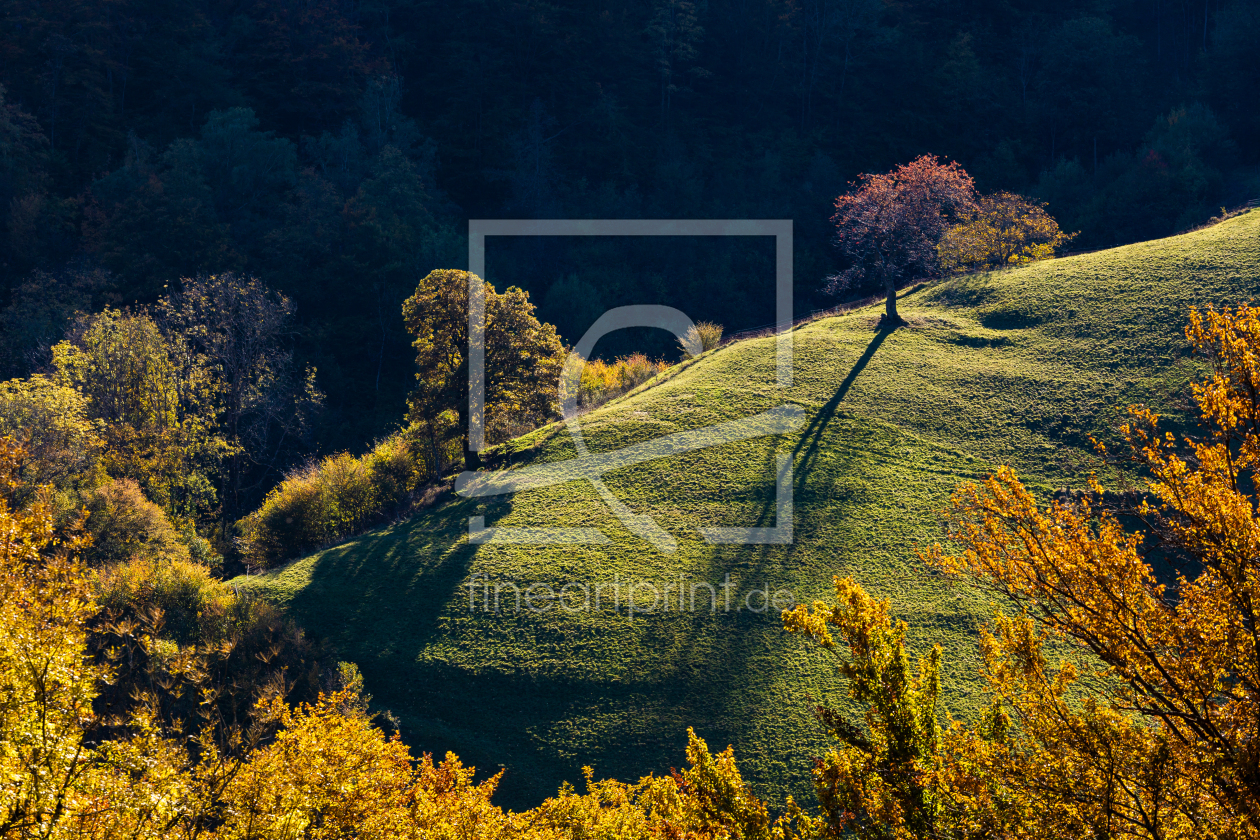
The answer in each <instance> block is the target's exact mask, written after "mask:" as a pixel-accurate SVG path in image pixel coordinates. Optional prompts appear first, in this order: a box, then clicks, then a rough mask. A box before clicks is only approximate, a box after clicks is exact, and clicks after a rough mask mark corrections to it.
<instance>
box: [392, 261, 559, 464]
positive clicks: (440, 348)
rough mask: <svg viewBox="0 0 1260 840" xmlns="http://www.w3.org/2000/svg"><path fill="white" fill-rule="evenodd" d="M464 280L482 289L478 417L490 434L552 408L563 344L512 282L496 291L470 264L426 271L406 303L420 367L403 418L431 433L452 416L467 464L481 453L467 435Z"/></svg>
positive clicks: (550, 413) (541, 417)
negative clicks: (471, 271)
mask: <svg viewBox="0 0 1260 840" xmlns="http://www.w3.org/2000/svg"><path fill="white" fill-rule="evenodd" d="M469 283H481V284H482V289H483V293H484V295H485V331H484V333H485V339H484V345H483V346H484V352H485V405H484V407H483V409H482V411H483V414H482V416H481V417H480V418H478V419H480V420H482V421H483V422H484V423H485V428H486V432H487V438H488V439H490V440H493V439H494V437H496V436H499V437H501V436H504V435H505V434H506V433H507V431H508V430H509V429H512V428H514V427H515V428H520V427H521V426H528V425H531V424H537V423H539V422H543V421H545V420H547V419H550V418H552V417H554V416H555V415H556V413H557V403H556V400H557V397H556V394H557V391H558V389H559V384H560V368H561V365H563V363H564V347H563V345H561V343H560V338H559V336H557V335H556V328H555V327H553V326H552V325H551V324H544V323H541V322H540V321H539V320H538V319H537V318H536V317H535V316H534V304H533V303H531V302H530V300H529V294H528V293H526V292H523V291H521V290H520V289H518V288H516V287H515V286H513V287H510V288H508V289H507V290H506V291H504V292H503V293H502V294H500V293H498V292H496V291H495V290H494V287H493V286H491V285H490V284H489V283H486V282H485V281H484V280H482V279H481V278H479V277H477V276H476V275H475V274H469V273H468V272H467V271H456V270H453V269H439V270H437V271H433V272H430V273H429V275H428V276H427V277H425V278H424V279H423V280H421V281H420V285H419V287H418V288H417V289H416V293H415V294H414V295H412V296H411V297H410V298H408V299H407V301H406V303H404V304H403V318H404V320H405V322H406V325H407V330H408V331H409V332H410V333H411V334H412V335H414V336H415V342H414V344H413V346H414V347H415V349H416V365H417V367H418V368H419V370H418V371H417V372H416V379H417V381H418V382H419V385H418V387H417V388H416V390H415V391H413V392H412V393H411V395H410V397H408V405H409V407H410V410H409V412H408V418H409V420H410V421H411V422H412V423H414V424H417V425H418V426H421V427H423V428H425V429H426V430H428V432H429V433H430V434H437V433H439V430H441V429H444V428H449V426H450V423H449V422H447V421H449V420H450V419H453V420H454V422H455V433H456V434H457V435H459V436H461V437H462V438H463V441H464V466H465V468H466V469H475V468H476V467H477V465H478V463H479V459H478V456H477V453H476V451H474V450H473V449H471V448H470V446H469V441H468V422H469V402H468V377H469V367H468V358H469V352H470V349H469V333H468V298H469ZM444 415H445V416H446V418H447V420H443V416H444ZM496 432H497V435H496Z"/></svg>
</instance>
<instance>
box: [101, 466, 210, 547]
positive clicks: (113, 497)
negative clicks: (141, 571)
mask: <svg viewBox="0 0 1260 840" xmlns="http://www.w3.org/2000/svg"><path fill="white" fill-rule="evenodd" d="M87 511H88V519H87V530H88V533H89V534H91V536H92V545H91V546H90V547H89V548H88V549H87V550H86V551H85V552H84V558H85V559H86V560H87V561H88V563H89V564H90V565H93V566H107V565H113V564H116V563H121V562H123V561H126V560H130V559H132V558H138V559H143V560H154V561H172V560H188V559H189V556H188V548H187V546H185V545H184V542H183V541H182V540H181V539H180V537H179V533H178V532H177V531H176V530H175V527H174V526H173V525H171V521H170V520H169V519H167V517H166V513H165V512H164V511H163V510H162V509H161V508H160V507H158V506H157V505H155V504H153V502H150V501H149V500H148V499H146V498H145V497H144V493H143V491H141V490H140V485H139V484H137V483H136V482H134V481H132V480H131V479H129V478H120V479H116V480H114V481H111V482H109V483H108V484H104V485H102V486H100V487H98V488H96V489H95V490H93V491H92V492H91V493H90V494H89V495H88V498H87Z"/></svg>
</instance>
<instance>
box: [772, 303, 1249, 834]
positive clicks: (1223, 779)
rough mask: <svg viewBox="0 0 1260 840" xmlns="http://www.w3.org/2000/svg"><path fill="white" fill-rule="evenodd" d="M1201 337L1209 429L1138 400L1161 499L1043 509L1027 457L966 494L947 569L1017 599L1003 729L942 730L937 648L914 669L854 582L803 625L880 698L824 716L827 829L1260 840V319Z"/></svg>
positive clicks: (951, 724) (1143, 447) (995, 637)
mask: <svg viewBox="0 0 1260 840" xmlns="http://www.w3.org/2000/svg"><path fill="white" fill-rule="evenodd" d="M1186 334H1187V337H1188V338H1189V339H1190V341H1191V343H1192V344H1193V345H1194V346H1195V347H1196V348H1197V349H1198V350H1199V351H1201V352H1202V353H1204V354H1205V355H1206V356H1207V357H1208V359H1209V360H1210V362H1211V364H1212V368H1213V370H1212V374H1211V376H1210V377H1209V378H1208V379H1207V380H1206V381H1205V382H1203V383H1201V384H1198V385H1196V386H1195V388H1194V395H1195V398H1196V401H1197V402H1198V405H1199V409H1200V411H1201V414H1202V419H1203V429H1204V434H1203V436H1202V437H1187V436H1178V435H1174V434H1173V433H1171V432H1168V431H1163V432H1161V431H1160V429H1159V424H1158V418H1157V417H1156V415H1155V414H1154V413H1153V412H1151V411H1150V410H1149V409H1146V408H1143V407H1136V408H1134V409H1132V418H1133V419H1132V421H1131V422H1130V423H1129V424H1127V425H1125V426H1123V427H1122V430H1121V431H1122V435H1123V437H1124V438H1125V440H1126V441H1127V444H1128V446H1129V449H1130V450H1131V452H1132V455H1133V457H1134V459H1135V460H1136V463H1137V464H1138V465H1139V466H1140V467H1142V468H1143V469H1144V470H1145V471H1146V472H1147V473H1148V475H1149V482H1148V486H1147V488H1146V491H1145V493H1143V494H1138V495H1136V496H1131V497H1125V496H1121V497H1119V498H1120V499H1121V500H1122V501H1121V503H1120V504H1116V503H1114V500H1115V499H1116V498H1117V497H1116V496H1114V495H1111V494H1107V493H1106V492H1105V491H1104V490H1103V488H1102V487H1101V485H1099V484H1098V483H1097V482H1096V481H1094V480H1093V479H1091V481H1090V489H1089V492H1087V493H1082V494H1077V495H1076V496H1075V497H1069V498H1066V499H1061V500H1057V501H1053V502H1051V503H1050V504H1049V505H1043V504H1042V503H1040V502H1038V500H1037V499H1035V498H1034V497H1033V495H1032V494H1031V493H1030V492H1029V491H1028V490H1027V489H1026V488H1025V487H1024V486H1023V484H1022V483H1021V482H1020V481H1019V479H1018V477H1017V476H1016V475H1015V473H1014V472H1013V471H1012V470H1010V469H1009V468H1005V467H1004V468H1001V469H999V470H998V471H996V472H995V473H994V474H993V475H991V476H990V477H989V478H988V479H986V480H985V481H984V482H982V483H979V484H975V483H967V484H964V485H962V486H960V487H959V488H958V489H957V491H956V492H955V493H954V496H953V499H952V504H951V512H950V527H949V535H950V537H951V539H952V541H953V543H954V544H955V545H956V546H958V547H959V548H961V552H959V553H949V552H947V551H946V550H944V549H943V548H941V547H940V546H936V547H935V548H933V549H932V550H931V551H929V552H927V554H926V555H925V559H926V560H927V561H928V562H929V563H930V564H931V565H933V566H934V567H936V568H937V569H939V570H941V571H943V572H946V573H948V574H951V575H959V576H963V577H965V578H966V579H968V580H971V581H974V582H977V583H979V584H980V585H981V586H983V587H985V588H987V590H988V591H990V592H991V593H993V594H994V595H996V596H998V597H999V599H1000V601H1001V602H1004V603H1005V604H1007V605H1008V606H1009V607H1011V608H1013V609H1011V610H1009V611H1007V612H998V613H996V614H995V615H994V617H993V619H992V621H991V622H990V623H989V624H988V626H987V627H986V628H984V630H983V632H982V636H981V657H982V676H983V678H984V681H985V683H986V686H987V689H988V692H989V694H990V696H991V699H992V704H991V706H990V708H989V710H988V712H987V713H986V714H985V716H984V718H983V720H981V721H979V722H977V723H975V724H974V725H973V726H970V727H967V726H963V725H962V724H960V723H958V722H955V721H948V720H947V721H944V722H942V724H941V725H940V728H939V729H937V717H936V715H937V712H936V710H935V707H934V703H935V695H934V692H933V686H934V684H935V682H934V680H935V667H936V665H935V662H936V661H937V660H936V657H937V652H935V651H933V653H932V654H930V655H929V656H928V657H926V658H925V659H924V660H923V664H921V666H920V670H919V673H918V675H917V676H916V675H915V674H913V673H912V672H911V671H910V669H909V665H908V659H907V656H906V653H905V642H904V626H903V625H902V626H894V625H893V624H892V623H891V620H890V619H889V617H888V606H887V602H876V601H873V600H872V599H870V598H869V596H867V595H866V593H864V592H863V591H862V590H861V588H860V587H859V586H857V584H855V583H853V582H852V581H849V580H837V582H836V599H835V601H834V603H826V602H819V603H816V604H815V605H814V607H813V609H809V608H806V607H804V606H802V607H798V608H797V609H796V610H795V611H793V612H790V613H786V614H785V624H786V626H787V627H788V629H790V630H793V631H797V632H803V633H806V634H808V635H810V636H811V637H813V638H814V639H815V640H816V641H817V642H818V643H820V644H821V645H822V646H823V647H825V648H829V649H833V650H838V646H837V645H836V642H835V640H834V639H833V638H832V636H831V630H832V628H836V629H838V630H839V633H840V635H842V636H843V639H844V641H845V642H846V643H847V645H846V647H847V648H848V651H847V657H846V658H845V660H844V661H843V663H842V667H841V670H842V673H843V674H844V675H845V676H846V677H847V678H848V679H849V681H850V693H851V695H852V696H853V697H854V698H855V699H857V700H858V701H859V702H862V703H864V704H865V705H867V706H869V707H870V711H869V712H868V714H867V718H866V724H867V725H866V727H865V728H861V727H858V726H856V725H853V724H851V723H849V722H847V721H845V720H844V719H843V718H840V717H839V716H837V715H835V714H834V713H830V712H825V711H824V712H823V719H824V721H825V722H827V723H828V725H829V728H830V729H831V731H832V733H833V734H834V735H835V736H836V737H837V738H838V739H839V740H840V741H841V744H842V745H841V747H840V748H839V749H838V750H836V751H835V752H833V753H832V754H831V755H830V756H828V757H827V758H825V759H823V760H822V761H820V762H819V765H818V767H817V768H816V769H815V773H814V779H815V784H816V786H817V787H818V790H819V795H820V799H821V800H822V802H823V804H824V809H823V817H824V825H823V831H824V833H825V834H826V835H828V836H834V837H839V836H841V834H842V833H844V832H846V831H848V832H855V833H856V834H857V835H858V836H861V837H872V838H874V837H878V838H910V837H916V838H919V837H958V838H972V837H975V838H979V837H1030V838H1031V837H1051V836H1054V837H1068V836H1076V837H1083V836H1092V837H1107V838H1119V837H1134V838H1152V840H1154V838H1161V839H1167V838H1202V837H1213V838H1244V837H1260V643H1258V641H1257V639H1258V633H1260V631H1258V630H1257V628H1258V627H1260V614H1258V612H1257V611H1258V610H1260V514H1258V512H1257V509H1258V507H1257V506H1258V502H1260V498H1258V493H1257V490H1256V487H1255V483H1254V479H1255V473H1256V466H1257V463H1260V311H1257V310H1255V309H1252V308H1250V307H1248V306H1244V307H1241V308H1239V309H1237V310H1230V309H1226V310H1224V311H1221V312H1217V311H1213V310H1210V309H1209V310H1207V311H1206V312H1203V313H1200V312H1192V313H1191V316H1190V325H1189V327H1188V328H1187V331H1186ZM1125 498H1137V499H1138V501H1134V502H1132V503H1126V502H1124V501H1123V500H1124V499H1125ZM1126 514H1127V515H1129V516H1131V517H1134V519H1132V520H1127V521H1130V522H1133V521H1136V522H1140V523H1141V528H1140V529H1139V530H1132V529H1130V528H1127V527H1126V526H1125V521H1126V520H1122V519H1121V516H1122V515H1126ZM1157 570H1159V571H1157ZM1056 659H1057V660H1058V661H1057V662H1056V661H1055V660H1056Z"/></svg>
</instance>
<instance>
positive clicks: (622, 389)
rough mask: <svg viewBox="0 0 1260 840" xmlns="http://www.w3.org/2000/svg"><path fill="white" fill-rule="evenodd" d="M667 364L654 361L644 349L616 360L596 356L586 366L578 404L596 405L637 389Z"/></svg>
mask: <svg viewBox="0 0 1260 840" xmlns="http://www.w3.org/2000/svg"><path fill="white" fill-rule="evenodd" d="M666 367H668V365H666V364H665V362H654V361H652V360H651V359H649V358H648V357H647V356H645V355H643V354H642V353H634V354H632V355H630V356H625V357H622V358H620V359H617V360H616V361H614V362H605V361H604V360H603V359H592V360H591V361H589V362H587V363H586V364H585V365H584V366H583V368H582V383H581V385H580V386H579V388H578V396H577V403H578V406H579V407H580V408H594V407H595V406H597V405H600V404H602V403H606V402H608V401H609V400H611V399H612V398H613V397H617V396H620V395H621V394H624V393H626V392H627V391H632V390H634V389H635V388H637V387H639V386H640V385H642V384H643V383H644V382H647V381H648V380H649V379H651V378H652V377H653V376H656V375H657V374H658V373H660V372H661V371H663V370H665V368H666Z"/></svg>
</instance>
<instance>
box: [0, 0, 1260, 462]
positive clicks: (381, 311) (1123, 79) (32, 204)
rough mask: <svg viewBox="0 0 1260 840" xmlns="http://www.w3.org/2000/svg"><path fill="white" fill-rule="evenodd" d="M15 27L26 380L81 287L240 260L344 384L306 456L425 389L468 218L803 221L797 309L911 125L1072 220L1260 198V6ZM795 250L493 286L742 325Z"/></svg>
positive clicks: (359, 6)
mask: <svg viewBox="0 0 1260 840" xmlns="http://www.w3.org/2000/svg"><path fill="white" fill-rule="evenodd" d="M0 27H2V31H3V38H2V40H0V43H2V48H0V49H2V53H0V84H3V86H4V89H5V93H4V106H3V110H2V111H0V167H2V172H0V224H3V226H4V228H5V235H4V237H3V240H0V309H3V310H4V315H3V330H4V332H3V348H2V349H3V351H4V352H3V365H4V372H5V375H7V376H18V375H25V374H28V373H30V372H31V371H33V370H37V369H40V368H41V367H43V366H46V365H47V364H48V362H49V355H48V348H49V347H50V346H51V345H52V344H54V343H56V341H58V340H59V339H60V338H61V337H62V336H63V334H64V332H65V330H66V328H67V326H68V322H69V316H70V313H72V312H74V311H76V310H89V311H90V310H98V309H100V308H102V307H104V306H106V305H112V306H127V305H136V304H140V305H149V304H153V303H155V302H156V300H157V299H158V297H159V296H160V295H161V294H162V293H163V292H164V291H167V290H175V289H177V287H178V285H179V283H180V281H181V278H183V277H185V276H192V275H195V274H197V273H198V272H221V271H225V270H233V271H238V272H243V273H245V274H248V275H252V276H256V277H258V278H259V279H261V280H262V281H263V282H264V283H265V284H266V285H268V286H269V287H271V288H273V289H276V290H278V291H280V292H282V293H283V294H284V295H286V296H287V297H288V298H289V299H290V300H291V301H292V304H293V308H294V319H295V320H294V322H293V323H294V328H293V329H292V331H291V332H290V334H289V335H287V337H286V341H288V342H289V346H290V347H291V348H292V349H293V351H294V352H295V354H296V357H295V358H296V367H297V368H298V369H299V370H301V369H305V368H306V367H308V366H309V367H312V368H314V369H315V370H316V384H317V386H318V387H319V388H320V389H321V390H322V391H323V392H324V393H325V394H326V395H327V399H326V400H325V401H324V403H323V409H322V411H321V412H320V413H319V414H318V416H317V417H314V418H313V419H312V423H311V425H310V427H309V429H308V431H307V434H306V436H305V438H303V440H302V441H301V442H300V446H298V447H296V448H295V449H294V451H293V453H291V456H292V457H293V458H296V457H298V456H299V455H300V454H301V452H311V451H334V450H336V449H339V448H344V447H351V448H355V447H360V446H362V445H363V442H364V441H367V440H370V439H372V438H373V437H375V436H378V435H380V434H382V433H384V432H386V431H388V430H389V429H390V428H392V427H393V426H394V424H395V423H396V422H397V421H398V420H399V419H400V418H401V416H402V413H403V411H404V399H403V397H404V395H405V393H406V392H407V390H408V388H409V387H410V385H411V381H412V376H411V372H412V368H411V358H412V354H411V352H410V350H409V346H408V345H409V343H410V340H409V338H408V336H407V334H406V333H405V331H404V329H403V325H402V319H401V314H400V308H401V303H402V301H403V300H404V299H405V298H406V297H407V296H408V295H409V294H410V293H411V292H412V291H413V290H414V289H415V287H416V284H417V281H418V279H419V278H421V277H423V276H425V275H426V274H427V273H428V272H429V271H430V270H432V269H434V268H439V267H452V266H456V267H457V266H461V265H463V263H464V261H465V259H466V256H465V251H464V248H465V240H464V238H463V231H464V227H463V226H464V224H465V220H466V219H467V218H470V217H472V218H476V217H530V218H546V217H571V216H578V217H583V216H586V217H689V218H695V217H714V216H716V217H753V218H756V217H773V218H784V217H788V218H792V219H794V221H795V225H796V234H797V235H796V243H797V244H796V251H797V253H796V278H797V308H798V310H799V311H802V312H807V311H808V310H810V309H811V308H817V307H820V306H825V305H830V304H833V303H835V302H836V299H835V298H834V297H832V296H829V295H826V294H824V293H823V291H822V290H823V288H824V287H825V285H826V283H825V282H824V281H825V278H826V277H828V276H830V275H832V274H833V273H834V272H836V271H837V270H840V269H842V268H843V265H841V260H840V258H839V256H838V255H837V253H836V252H835V250H834V249H833V247H832V245H831V242H830V234H831V230H830V227H829V225H828V217H829V215H830V205H831V202H832V200H833V199H834V198H835V196H836V195H837V194H838V193H839V192H841V191H843V189H844V187H845V184H846V183H847V182H848V181H850V180H852V179H853V178H855V177H856V176H857V175H858V174H860V173H862V172H868V171H883V170H886V169H888V168H890V167H891V166H893V165H894V164H897V163H902V162H905V161H907V160H910V159H911V158H912V157H915V156H916V155H918V154H922V153H933V154H939V155H942V156H945V157H947V158H951V159H956V160H958V161H960V162H961V163H962V164H963V165H964V166H965V167H966V168H967V170H968V171H969V172H970V173H972V175H973V176H974V177H975V178H976V181H977V185H978V186H979V187H980V188H981V189H982V190H984V191H986V192H989V191H993V190H998V189H1004V190H1011V191H1015V192H1020V193H1024V194H1029V195H1034V196H1036V197H1039V198H1041V199H1043V200H1045V201H1048V202H1049V209H1050V212H1051V213H1052V214H1053V215H1054V216H1055V217H1056V218H1057V219H1058V220H1059V221H1060V223H1061V224H1062V226H1063V229H1064V230H1065V231H1080V235H1079V237H1078V238H1077V239H1076V240H1075V241H1074V242H1073V244H1072V247H1073V248H1080V249H1085V248H1092V247H1103V246H1110V245H1113V244H1116V243H1118V242H1129V241H1135V240H1139V239H1143V238H1150V237H1155V236H1160V235H1164V234H1168V233H1172V232H1174V231H1175V230H1178V229H1182V228H1185V227H1188V226H1191V225H1193V224H1195V223H1197V222H1200V221H1202V220H1203V219H1206V218H1207V217H1208V216H1210V215H1212V214H1213V213H1215V212H1216V211H1217V209H1218V208H1219V206H1221V205H1234V204H1237V203H1240V202H1242V201H1245V200H1249V199H1251V198H1254V197H1256V195H1257V194H1260V181H1258V180H1257V175H1256V169H1255V167H1256V165H1257V163H1260V108H1258V107H1257V105H1260V101H1257V91H1260V68H1258V67H1257V65H1256V62H1255V61H1254V49H1253V47H1254V44H1255V43H1256V42H1257V40H1258V39H1260V11H1258V10H1257V9H1256V7H1255V4H1253V3H1250V2H1245V0H1205V2H1203V3H1198V2H1196V3H1189V2H1179V0H1141V2H1138V1H1137V0H1087V1H1086V2H1078V0H1069V2H1064V3H1057V4H1051V5H1047V4H1044V3H1027V2H979V0H969V1H968V2H963V3H943V2H934V0H906V2H881V0H710V2H688V0H651V2H648V0H639V1H638V2H629V3H598V4H589V3H576V2H550V3H546V2H532V0H525V1H523V2H506V3H437V2H405V1H404V0H374V1H373V2H331V1H330V2H321V3H298V2H289V0H246V1H245V2H226V1H225V2H220V1H219V0H179V2H171V3H149V2H138V1H137V0H123V1H122V2H97V1H96V0H76V1H75V2H57V3H47V2H31V1H29V0H21V1H17V2H6V3H4V4H3V14H2V15H0ZM771 253H772V251H771V248H770V247H769V246H768V245H767V244H766V243H763V242H760V241H759V240H756V241H747V242H741V243H732V242H722V243H717V242H705V241H689V242H681V241H677V242H667V243H662V242H648V243H642V242H640V243H633V244H629V245H628V244H626V243H624V242H620V241H617V242H613V241H594V242H593V241H586V242H582V243H570V242H560V241H555V240H550V241H544V240H529V241H520V242H499V243H492V245H491V250H490V258H489V264H488V265H489V268H488V274H489V275H490V277H489V278H488V279H490V280H491V281H492V282H494V283H495V284H496V286H497V287H498V288H500V289H501V288H503V287H505V286H507V285H510V284H515V285H519V286H521V287H522V288H524V289H525V290H527V291H529V292H530V293H531V295H532V298H533V300H534V302H535V303H536V304H537V305H538V306H539V314H540V317H541V318H542V319H543V320H545V321H548V322H550V323H554V324H556V325H557V327H558V329H559V332H560V335H561V337H562V338H563V339H564V340H566V341H568V342H570V343H572V342H573V341H576V339H577V338H578V337H580V334H581V332H582V331H583V330H584V329H585V327H586V326H587V325H588V324H589V323H590V322H591V321H592V320H593V319H594V317H596V316H597V315H598V314H599V312H601V311H602V310H603V309H604V308H606V307H609V306H613V305H619V304H623V303H628V302H635V303H644V302H653V301H655V302H661V303H668V304H673V305H677V306H680V307H681V308H683V309H684V310H686V311H687V312H689V313H690V314H691V315H692V317H693V318H696V319H708V320H713V321H716V322H718V323H722V324H724V325H725V326H726V328H727V330H728V332H729V331H733V330H739V329H744V328H748V327H753V326H759V325H762V324H764V323H766V322H768V321H770V320H772V317H773V316H772V315H770V311H771V297H770V290H769V283H768V281H767V279H766V278H767V277H768V276H769V275H770V271H771V269H770V265H771V263H770V260H771V259H772V257H771ZM619 340H620V342H621V343H616V341H617V340H614V339H610V340H609V341H608V342H606V344H607V345H608V346H607V347H606V348H601V350H602V351H604V352H607V353H610V354H624V353H628V352H631V351H633V350H645V351H648V352H649V353H650V354H651V355H653V356H659V355H662V354H663V348H662V347H660V346H657V344H656V343H653V342H654V341H655V339H654V338H653V337H652V336H651V335H634V334H628V335H627V336H626V337H624V338H621V339H619Z"/></svg>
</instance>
